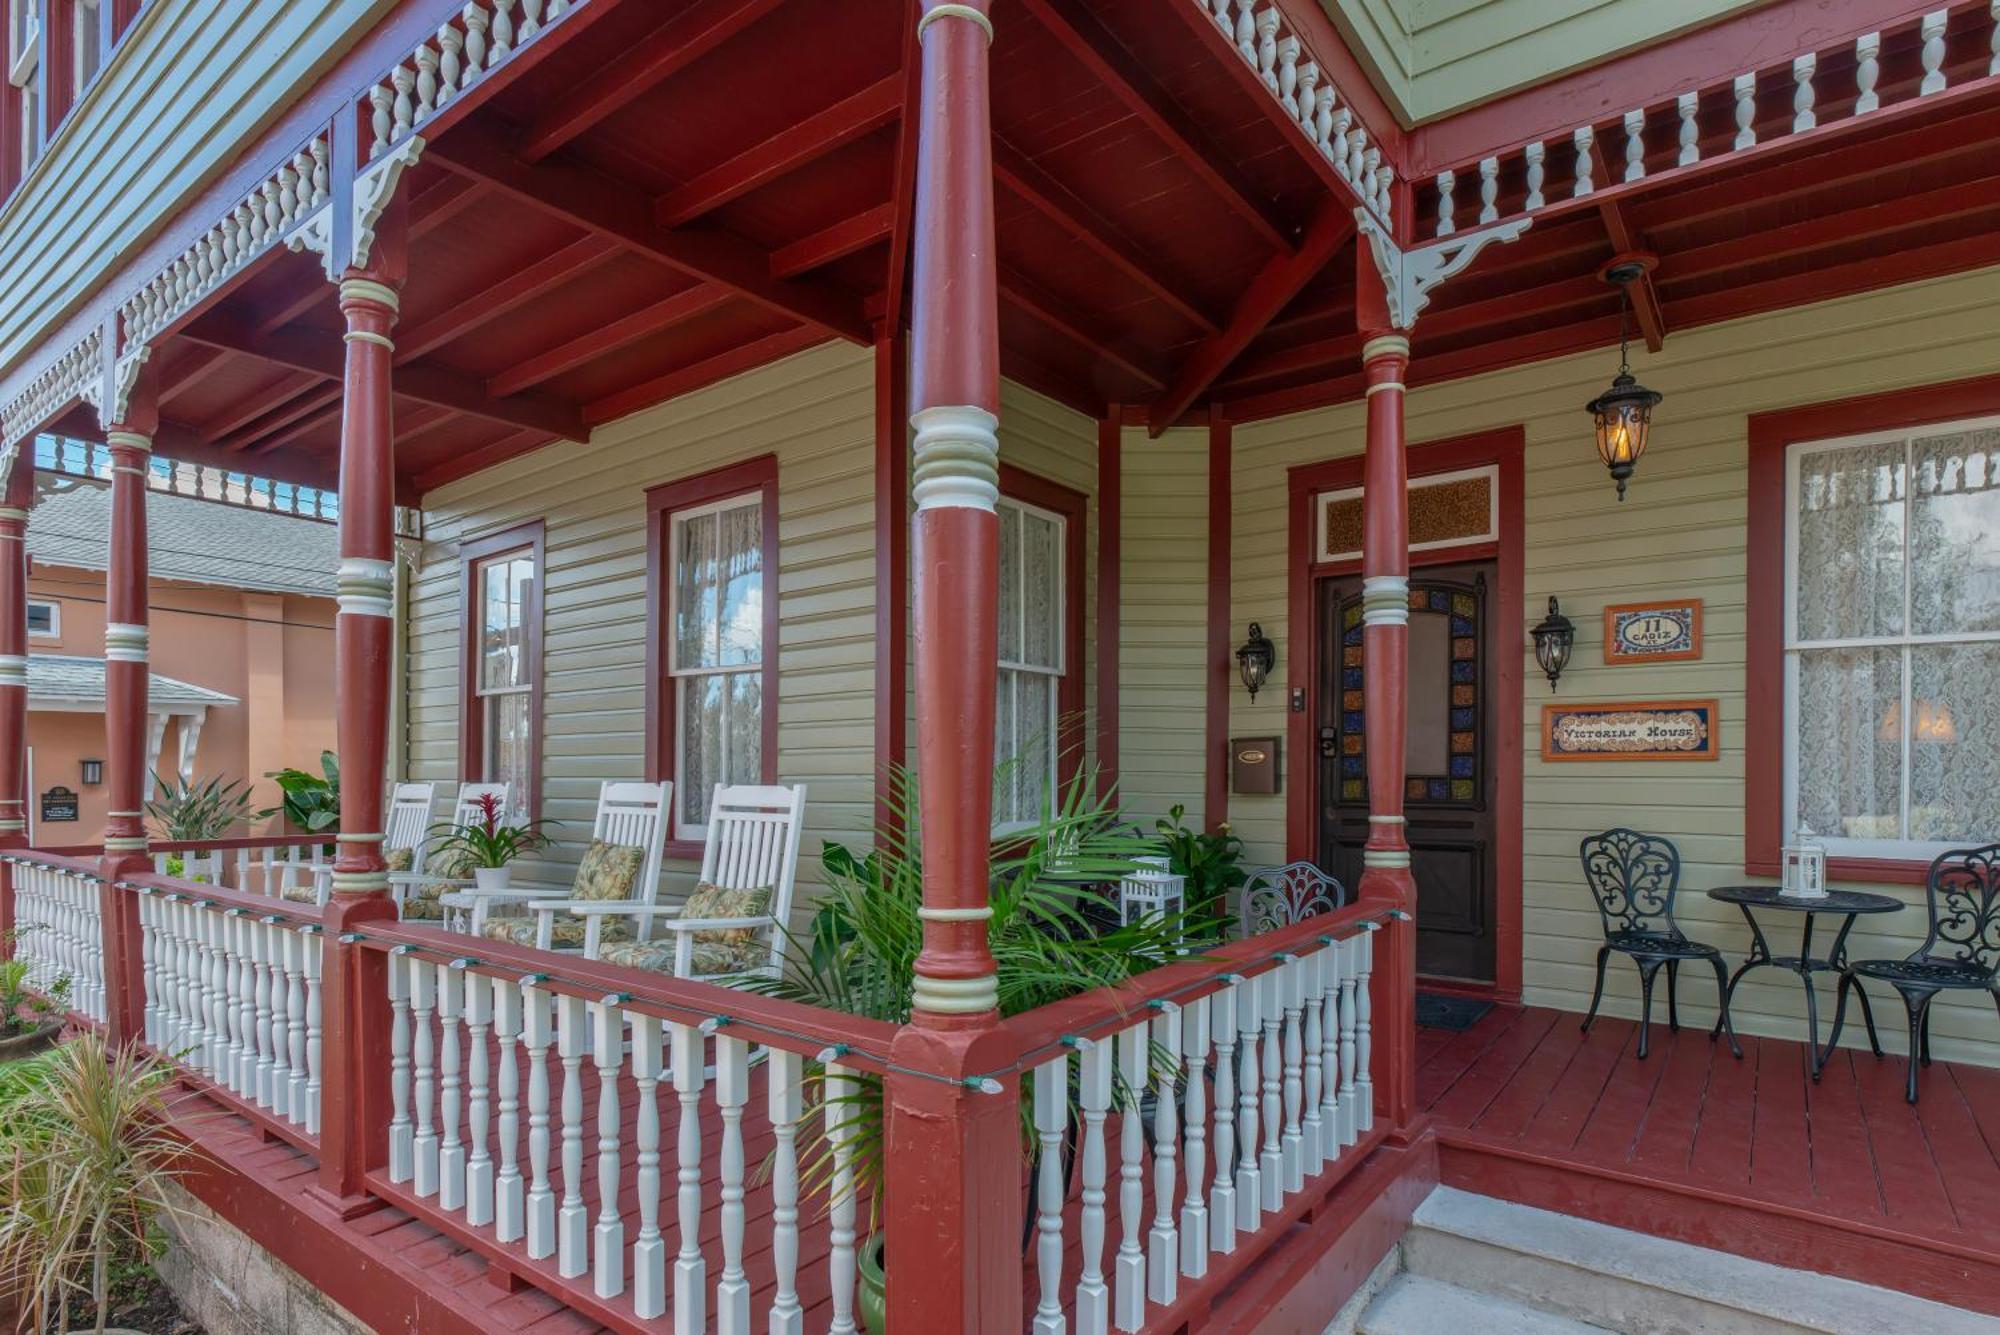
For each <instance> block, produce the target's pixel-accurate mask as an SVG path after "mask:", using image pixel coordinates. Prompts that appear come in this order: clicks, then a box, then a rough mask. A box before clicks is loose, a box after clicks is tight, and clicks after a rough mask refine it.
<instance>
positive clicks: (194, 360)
mask: <svg viewBox="0 0 2000 1335" xmlns="http://www.w3.org/2000/svg"><path fill="white" fill-rule="evenodd" d="M224 355H225V354H224V353H223V351H222V349H220V348H205V347H202V346H200V345H194V346H191V347H189V348H188V349H187V351H186V352H184V353H182V354H181V355H180V356H179V357H178V358H177V359H176V360H175V362H174V382H173V383H172V384H171V385H168V384H162V385H161V386H160V407H162V408H165V407H166V406H167V405H168V404H170V403H172V402H173V401H174V400H175V399H177V398H179V397H180V396H181V395H183V394H185V393H187V392H188V391H189V390H191V389H193V388H194V387H195V386H196V385H198V384H200V383H201V373H202V372H203V371H206V370H207V369H208V368H209V367H211V366H213V365H215V363H216V361H217V360H218V359H219V358H221V357H222V356H224ZM163 378H164V377H163Z"/></svg>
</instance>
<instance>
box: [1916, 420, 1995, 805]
mask: <svg viewBox="0 0 2000 1335" xmlns="http://www.w3.org/2000/svg"><path fill="white" fill-rule="evenodd" d="M1910 462H1911V477H1910V488H1911V502H1910V561H1911V569H1910V621H1911V627H1910V629H1911V630H1912V631H1913V632H1914V633H1916V634H1918V635H1952V634H1960V633H1963V632H1966V631H1989V630H2000V428H1996V427H1987V428H1985V429H1983V430H1979V431H1959V432H1954V433H1953V434H1951V435H1947V436H1932V437H1930V438H1929V439H1925V440H1917V441H1914V442H1912V444H1911V447H1910ZM1917 837H1922V836H1917Z"/></svg>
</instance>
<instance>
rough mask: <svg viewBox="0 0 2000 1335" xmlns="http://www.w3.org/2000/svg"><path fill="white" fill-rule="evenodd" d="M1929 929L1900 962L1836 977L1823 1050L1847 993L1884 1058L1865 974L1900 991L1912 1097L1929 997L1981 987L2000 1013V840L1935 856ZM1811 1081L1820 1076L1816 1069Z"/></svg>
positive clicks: (1843, 1011) (1861, 965) (1926, 1051)
mask: <svg viewBox="0 0 2000 1335" xmlns="http://www.w3.org/2000/svg"><path fill="white" fill-rule="evenodd" d="M1925 889H1926V893H1927V897H1928V899H1929V907H1930V918H1931V921H1930V930H1929V931H1928V932H1927V933H1926V934H1925V936H1924V943H1923V945H1921V946H1919V947H1917V949H1916V951H1915V952H1914V953H1912V954H1911V955H1909V956H1907V957H1905V958H1903V959H1899V960H1855V961H1854V962H1853V963H1851V964H1849V965H1848V966H1847V971H1846V972H1845V973H1843V974H1841V975H1840V999H1839V1002H1838V1004H1836V1005H1835V1007H1834V1010H1833V1034H1832V1035H1831V1036H1830V1037H1829V1038H1828V1039H1827V1041H1826V1048H1827V1051H1828V1052H1831V1051H1833V1049H1834V1047H1835V1045H1836V1044H1838V1043H1839V1042H1840V1026H1841V1025H1842V1023H1843V1022H1845V1020H1846V1019H1847V993H1848V991H1849V989H1852V990H1853V991H1855V992H1856V993H1858V994H1859V995H1860V997H1861V1001H1862V1007H1861V1016H1862V1019H1863V1020H1864V1021H1866V1023H1867V1025H1868V1046H1869V1047H1871V1048H1873V1049H1874V1050H1875V1055H1876V1056H1877V1057H1879V1056H1881V1055H1882V1044H1881V1041H1880V1040H1879V1039H1878V1038H1877V1037H1876V1034H1875V1017H1874V1016H1873V1015H1872V1014H1870V1013H1869V1010H1868V1005H1867V1002H1868V992H1867V989H1865V988H1863V987H1862V986H1861V980H1862V979H1864V978H1870V979H1877V980H1879V981H1881V982H1884V983H1887V984H1889V986H1891V987H1893V988H1895V989H1896V991H1898V992H1899V993H1901V994H1902V997H1903V1005H1904V1007H1905V1008H1906V1009H1907V1010H1908V1011H1909V1013H1910V1072H1909V1082H1908V1084H1907V1086H1906V1088H1905V1089H1904V1091H1903V1097H1904V1098H1906V1099H1908V1100H1909V1101H1910V1102H1911V1103H1915V1102H1916V1101H1917V1068H1918V1067H1919V1066H1929V1065H1930V1064H1931V1002H1933V1001H1935V1000H1937V994H1938V993H1940V992H1945V991H1954V990H1955V991H1961V992H1971V991H1983V992H1985V993H1987V994H1988V995H1989V996H1991V997H1992V999H1993V1007H1994V1009H1995V1010H1996V1011H2000V844H1987V845H1986V846H1985V847H1984V848H1956V849H1952V850H1951V851H1949V852H1945V853H1940V854H1938V856H1937V857H1936V858H1935V859H1933V860H1932V862H1931V870H1930V875H1929V876H1927V877H1925ZM1813 1079H1815V1080H1817V1079H1819V1075H1818V1073H1817V1072H1815V1073H1814V1075H1813Z"/></svg>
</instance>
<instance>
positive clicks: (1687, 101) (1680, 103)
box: [1674, 93, 1701, 167]
mask: <svg viewBox="0 0 2000 1335" xmlns="http://www.w3.org/2000/svg"><path fill="white" fill-rule="evenodd" d="M1674 105H1675V107H1676V109H1677V110H1678V111H1679V112H1680V118H1681V128H1680V139H1681V151H1680V156H1679V157H1678V158H1676V159H1675V165H1676V166H1681V167H1685V166H1687V165H1688V164H1690V163H1694V162H1699V161H1701V126H1699V125H1697V124H1696V123H1695V115H1696V113H1697V112H1699V111H1700V110H1701V94H1700V93H1682V94H1681V95H1680V98H1679V99H1678V100H1677V101H1676V102H1675V104H1674Z"/></svg>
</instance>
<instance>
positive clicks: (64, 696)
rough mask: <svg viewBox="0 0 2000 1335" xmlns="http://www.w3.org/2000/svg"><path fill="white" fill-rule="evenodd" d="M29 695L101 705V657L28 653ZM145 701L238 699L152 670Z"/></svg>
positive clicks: (160, 705)
mask: <svg viewBox="0 0 2000 1335" xmlns="http://www.w3.org/2000/svg"><path fill="white" fill-rule="evenodd" d="M28 699H29V700H31V701H74V702H76V703H78V704H96V705H100V706H101V705H102V704H103V703H104V660H103V659H101V658H78V657H73V656H71V655H69V654H29V655H28ZM146 702H147V704H149V705H150V706H152V707H153V708H154V709H165V710H171V709H172V708H173V707H174V706H176V705H233V704H235V703H236V702H237V701H236V697H235V696H233V695H224V694H223V693H222V692H221V691H211V690H209V689H208V688H207V687H206V686H197V685H195V684H194V683H193V682H189V681H182V680H181V679H180V678H178V677H163V676H161V675H160V674H159V673H157V672H154V673H150V674H148V685H147V688H146Z"/></svg>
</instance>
